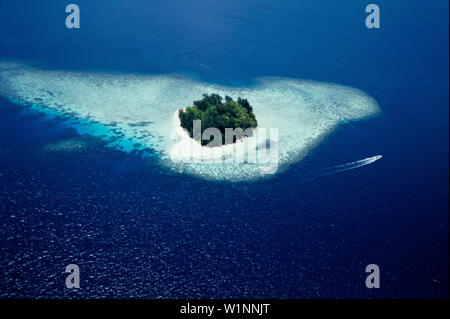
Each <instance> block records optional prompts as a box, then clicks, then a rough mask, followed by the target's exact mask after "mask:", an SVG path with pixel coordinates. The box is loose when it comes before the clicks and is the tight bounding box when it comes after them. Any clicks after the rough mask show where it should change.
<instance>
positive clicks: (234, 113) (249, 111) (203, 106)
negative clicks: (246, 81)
mask: <svg viewBox="0 0 450 319" xmlns="http://www.w3.org/2000/svg"><path fill="white" fill-rule="evenodd" d="M178 115H179V118H180V122H181V127H183V128H184V129H185V130H187V131H188V132H189V136H190V137H191V138H194V130H193V121H194V120H201V134H202V135H203V132H204V130H206V129H207V128H217V129H219V130H220V132H221V133H222V143H223V144H225V143H227V141H226V140H225V129H226V128H231V129H233V130H234V129H236V128H241V129H242V130H243V131H246V130H247V129H249V128H250V129H254V128H256V126H257V124H258V122H257V121H256V117H255V114H254V113H253V107H252V106H251V105H250V103H249V102H248V100H247V99H241V98H240V97H238V98H237V100H236V101H234V100H233V99H232V98H231V97H229V96H225V101H224V100H223V98H222V97H221V96H220V95H218V94H214V93H213V94H211V95H208V94H203V99H201V100H198V101H194V105H193V106H188V107H186V108H185V109H184V110H183V109H181V110H179V113H178ZM247 132H249V131H247ZM250 134H251V131H250ZM250 134H245V135H250ZM236 140H237V139H236V136H234V137H233V141H232V143H236ZM209 142H210V140H202V141H201V143H202V145H207V144H208V143H209ZM229 143H230V142H229Z"/></svg>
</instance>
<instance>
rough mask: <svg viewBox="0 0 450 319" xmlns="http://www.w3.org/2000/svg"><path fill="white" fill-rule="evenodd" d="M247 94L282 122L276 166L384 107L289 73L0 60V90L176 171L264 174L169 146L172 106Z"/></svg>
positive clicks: (213, 175) (268, 117)
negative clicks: (240, 75) (213, 79)
mask: <svg viewBox="0 0 450 319" xmlns="http://www.w3.org/2000/svg"><path fill="white" fill-rule="evenodd" d="M213 92H215V93H218V94H220V95H222V96H224V95H229V96H231V97H233V98H237V97H238V96H241V97H245V98H247V99H248V100H249V101H250V103H251V104H252V105H253V107H254V112H255V114H256V118H257V120H258V126H259V127H261V128H266V129H270V128H277V129H278V143H277V146H278V167H281V168H286V167H288V166H289V164H290V163H292V162H294V161H297V160H299V159H300V158H302V157H303V156H305V154H306V153H307V151H308V150H309V149H310V148H311V147H313V146H315V145H316V144H317V143H318V142H319V141H320V140H321V139H322V138H323V137H324V136H326V135H327V134H329V133H330V132H332V131H333V129H334V128H335V127H336V126H337V125H339V124H340V123H342V122H344V121H350V120H357V119H362V118H365V117H368V116H371V115H373V114H375V113H377V112H378V111H379V108H378V104H377V103H376V101H375V100H374V99H373V98H371V97H370V96H368V95H367V94H365V93H364V92H361V91H359V90H357V89H354V88H350V87H346V86H341V85H336V84H330V83H318V82H313V81H305V80H298V79H289V78H259V79H257V80H256V84H255V85H253V86H251V87H245V88H242V87H227V86H220V85H214V84H210V83H202V82H198V81H193V80H191V79H187V78H181V77H176V76H166V75H158V76H155V75H145V76H143V75H133V74H105V73H88V72H68V71H51V70H41V69H37V68H34V67H30V66H27V65H24V64H22V63H11V62H8V61H3V62H2V61H0V94H1V95H3V96H5V97H7V98H9V99H10V100H12V101H15V102H17V103H21V104H24V105H30V106H31V107H32V108H36V109H39V110H42V111H45V112H53V113H56V114H61V115H69V116H70V117H71V118H75V119H77V120H81V121H84V122H86V123H92V125H91V126H90V129H89V130H87V131H86V132H87V133H88V134H91V135H94V136H102V137H103V138H105V139H108V140H109V139H111V138H114V139H115V140H116V142H115V143H114V144H113V146H114V147H118V146H119V145H121V146H124V145H125V144H127V143H128V144H129V145H131V147H132V146H133V145H134V144H139V145H140V146H141V147H142V148H151V149H153V150H154V151H156V154H157V155H158V156H159V158H160V159H161V163H162V164H163V165H167V166H169V167H170V168H172V169H173V170H175V171H176V172H183V173H190V174H194V175H197V176H200V177H203V178H207V179H215V180H233V181H239V180H251V179H256V178H261V177H264V176H265V175H264V174H262V173H261V165H260V164H254V163H205V162H201V163H181V164H180V163H174V162H172V161H171V160H170V157H169V154H170V151H171V148H172V147H173V145H174V144H175V143H176V142H177V141H174V140H172V139H171V136H173V135H172V133H173V130H174V126H173V120H172V119H173V113H174V112H175V111H176V110H178V109H180V108H183V107H185V106H188V105H190V104H191V103H192V101H193V100H197V99H199V98H201V96H202V94H203V93H209V94H210V93H213Z"/></svg>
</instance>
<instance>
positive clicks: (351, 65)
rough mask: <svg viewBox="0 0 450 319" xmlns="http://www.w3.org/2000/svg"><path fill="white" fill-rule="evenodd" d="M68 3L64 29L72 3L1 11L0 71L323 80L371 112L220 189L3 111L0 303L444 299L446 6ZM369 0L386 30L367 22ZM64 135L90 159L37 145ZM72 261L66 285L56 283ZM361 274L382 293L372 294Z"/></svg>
mask: <svg viewBox="0 0 450 319" xmlns="http://www.w3.org/2000/svg"><path fill="white" fill-rule="evenodd" d="M72 2H75V3H77V4H78V5H79V6H80V9H81V28H80V29H77V30H69V29H67V28H66V27H65V24H64V23H65V18H66V16H67V14H66V13H65V6H66V5H67V4H69V3H70V2H67V3H65V2H64V1H60V0H58V1H57V0H45V1H25V0H2V1H1V6H0V60H8V61H22V62H30V63H36V64H38V65H39V66H40V67H41V68H46V69H54V70H66V71H74V70H77V71H80V70H82V71H95V72H111V73H116V72H117V73H136V74H183V75H185V76H188V77H191V78H194V79H199V80H202V81H205V82H210V83H218V84H227V85H234V86H246V85H249V84H250V83H252V81H253V80H254V79H255V78H257V77H260V76H280V77H290V78H300V79H309V80H316V81H324V82H333V83H338V84H344V85H349V86H352V87H355V88H358V89H360V90H362V91H364V92H366V93H368V94H370V95H371V96H373V97H374V98H375V99H376V101H377V102H378V103H379V106H380V109H381V112H380V113H379V114H378V115H377V116H375V117H372V118H369V119H366V120H361V121H357V122H351V123H347V124H344V125H341V126H340V127H339V128H338V129H337V130H335V131H334V132H333V134H331V135H329V136H327V137H326V138H325V139H324V140H323V141H322V142H321V143H320V144H319V145H318V146H317V147H316V148H314V149H312V150H311V151H310V152H309V154H308V156H306V157H305V158H304V159H303V160H301V161H299V162H297V163H295V164H293V165H292V166H291V167H290V168H289V169H288V170H286V171H284V172H281V173H279V174H277V175H276V176H275V177H273V178H271V179H269V180H263V181H258V182H240V183H229V182H210V181H206V180H203V179H200V178H196V177H193V176H189V175H180V174H176V173H174V172H172V171H170V170H168V169H165V168H163V167H162V166H161V165H159V164H158V162H157V160H156V159H153V158H150V159H149V158H148V157H144V156H142V154H141V153H139V152H132V153H125V152H121V151H119V150H116V149H113V148H111V147H108V146H107V145H106V143H105V142H104V141H102V140H100V139H98V138H95V137H91V136H89V135H82V134H81V135H80V134H79V132H77V131H76V130H75V129H74V128H73V127H72V126H71V125H70V123H68V122H67V121H66V120H65V119H62V118H58V117H49V116H48V115H43V114H40V113H36V112H34V111H30V110H29V109H28V108H27V107H26V106H22V105H19V104H15V103H13V102H11V101H9V100H7V99H5V98H0V225H1V227H0V256H1V258H0V297H2V298H11V297H20V298H23V297H32V298H36V297H43V298H64V297H70V298H104V297H108V298H228V297H233V298H423V297H432V298H443V297H448V296H449V204H448V199H449V147H448V145H449V107H448V106H449V91H448V86H449V73H448V72H449V42H448V41H449V40H448V39H449V31H448V30H449V29H448V25H449V16H448V15H449V3H448V1H446V0H429V1H423V0H409V1H398V0H396V1H392V0H389V1H387V0H374V1H371V2H369V1H362V0H345V1H326V0H296V1H294V0H286V1H267V0H258V1H256V0H227V1H225V0H214V1H206V0H192V1H181V0H179V1H176V0H175V1H174V0H161V1H159V0H158V1H153V0H151V1H150V0H149V1H144V0H139V1H138V0H135V1H125V0H109V1H99V0H94V1H93V0H89V1H88V0H74V1H72ZM372 2H373V3H376V4H378V5H379V6H380V8H381V28H380V29H367V28H366V27H365V24H364V22H365V18H366V15H367V14H366V13H365V7H366V5H368V4H369V3H372ZM0 89H1V88H0ZM287 120H288V119H287ZM64 140H75V141H79V142H80V143H83V145H87V147H84V148H83V149H81V150H79V151H73V152H53V153H52V152H44V151H42V150H43V148H45V146H46V145H48V144H49V143H54V142H59V141H64ZM378 154H382V155H383V158H382V159H380V160H379V161H377V162H376V163H373V164H372V165H367V166H364V167H361V168H358V169H354V170H350V171H346V172H341V173H339V174H333V175H329V176H323V177H321V178H317V179H311V180H305V179H304V176H305V174H306V175H307V173H308V172H311V171H317V170H320V169H322V168H324V167H330V166H332V165H337V164H345V163H348V162H352V161H355V160H359V159H362V158H366V157H369V156H374V155H378ZM72 263H74V264H77V265H79V266H80V272H81V288H80V289H78V290H70V289H67V288H66V287H65V284H64V281H65V278H66V276H67V274H66V273H65V272H64V270H65V267H66V265H68V264H72ZM368 264H377V265H378V266H379V267H380V273H381V277H380V284H381V287H380V288H379V289H367V288H366V286H365V278H366V276H367V274H366V273H365V267H366V266H367V265H368Z"/></svg>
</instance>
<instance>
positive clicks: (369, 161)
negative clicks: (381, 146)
mask: <svg viewBox="0 0 450 319" xmlns="http://www.w3.org/2000/svg"><path fill="white" fill-rule="evenodd" d="M382 157H383V156H382V155H376V156H372V157H368V158H365V159H362V160H359V161H356V162H351V163H347V164H342V165H337V166H332V167H328V168H325V169H324V170H326V171H328V172H325V173H322V174H321V175H320V176H325V175H332V174H337V173H341V172H345V171H350V170H352V169H356V168H360V167H363V166H366V165H369V164H372V163H375V162H376V161H378V160H379V159H380V158H382Z"/></svg>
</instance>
